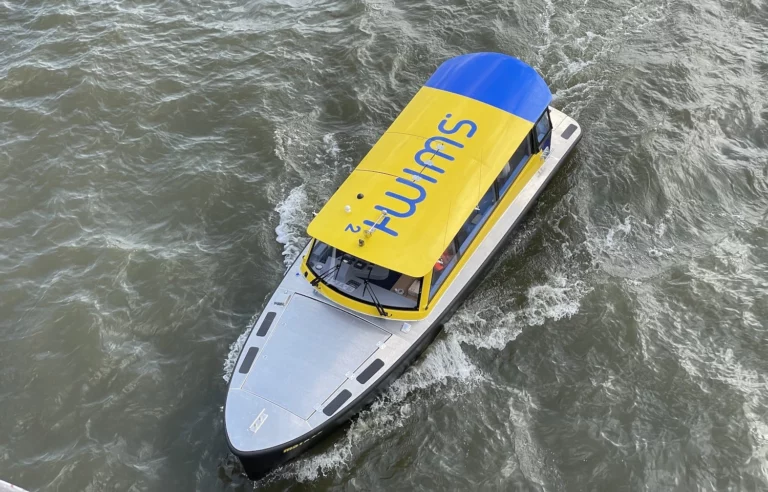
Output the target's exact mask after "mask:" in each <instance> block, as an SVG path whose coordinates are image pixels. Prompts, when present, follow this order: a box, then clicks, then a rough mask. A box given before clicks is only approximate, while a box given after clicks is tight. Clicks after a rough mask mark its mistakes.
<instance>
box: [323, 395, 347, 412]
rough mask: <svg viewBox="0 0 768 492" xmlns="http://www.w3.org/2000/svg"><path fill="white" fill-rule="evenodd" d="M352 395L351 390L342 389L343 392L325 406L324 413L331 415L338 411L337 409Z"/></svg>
mask: <svg viewBox="0 0 768 492" xmlns="http://www.w3.org/2000/svg"><path fill="white" fill-rule="evenodd" d="M350 396H352V393H350V392H349V390H341V393H339V394H338V395H336V398H334V399H333V400H331V403H329V404H328V406H327V407H325V408H323V413H324V414H326V415H327V416H329V417H330V416H331V415H333V414H334V413H336V410H338V409H339V408H341V406H342V405H343V404H344V403H345V402H346V401H347V400H349V397H350Z"/></svg>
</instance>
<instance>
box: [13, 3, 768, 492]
mask: <svg viewBox="0 0 768 492" xmlns="http://www.w3.org/2000/svg"><path fill="white" fill-rule="evenodd" d="M0 46H2V49H1V50H0V245H1V246H0V478H2V479H5V480H9V481H11V482H14V483H17V484H19V485H21V486H24V487H26V488H28V489H30V490H40V491H48V490H51V491H61V492H66V491H168V490H179V491H188V490H199V491H210V490H227V491H228V490H251V489H252V488H253V487H254V486H255V487H257V488H260V489H264V490H274V491H277V490H310V489H313V490H314V489H317V490H461V491H464V490H531V491H543V490H546V491H571V490H574V491H576V490H578V491H580V490H585V491H586V490H588V491H593V490H594V491H622V490H626V491H640V490H651V491H656V490H665V491H666V490H670V491H692V490H755V491H757V490H768V341H767V340H766V329H767V327H768V105H767V103H766V101H768V2H766V1H765V0H738V1H736V0H734V1H731V0H702V1H693V0H680V1H679V2H671V1H668V0H636V1H629V0H615V1H612V2H608V1H605V0H572V1H571V0H563V1H560V0H528V1H525V2H524V1H521V0H509V1H506V0H493V1H490V0H472V1H469V0H466V1H465V0H449V1H447V2H438V1H434V0H430V1H402V0H396V1H393V0H381V1H372V0H365V1H360V0H326V1H319V2H309V1H301V0H251V1H239V0H222V1H216V0H200V1H197V2H186V1H167V2H157V1H125V2H104V1H63V2H49V1H43V0H28V1H24V0H2V1H0ZM473 51H500V52H505V53H510V54H513V55H515V56H518V57H520V58H522V59H523V60H525V61H527V62H528V63H530V64H532V65H534V66H535V67H537V68H538V69H539V70H540V72H541V73H542V75H543V76H544V78H545V79H546V80H547V82H548V83H549V84H550V86H551V88H552V92H553V94H554V95H555V100H554V102H553V105H554V106H555V107H557V108H559V109H561V110H563V111H565V112H566V113H568V114H569V115H571V116H573V117H574V118H576V119H577V120H578V121H579V122H580V123H581V124H582V126H583V130H584V138H583V140H582V142H581V143H580V144H579V148H578V150H577V152H576V153H575V154H574V155H573V157H572V158H571V159H570V160H569V161H568V163H567V164H566V165H565V166H564V167H563V168H562V170H561V171H560V172H559V174H558V175H557V176H556V178H555V179H554V180H553V181H552V183H551V184H550V186H549V187H548V189H547V190H546V192H545V193H544V194H543V195H542V198H541V200H540V201H539V203H538V205H537V206H536V207H534V208H533V209H532V211H531V213H530V214H529V217H528V219H527V220H526V221H525V223H524V224H523V226H522V227H521V228H520V229H519V231H518V232H517V233H516V234H515V236H514V237H513V239H512V240H511V241H510V242H509V244H508V245H507V247H506V248H505V250H504V252H503V254H502V255H501V257H500V258H499V259H498V261H496V263H495V265H494V268H493V269H492V270H491V272H490V274H489V275H488V276H487V278H486V279H485V281H484V282H483V283H482V284H481V285H480V287H479V288H478V290H477V291H476V292H475V294H474V295H473V296H472V297H471V298H470V299H469V300H468V301H467V302H466V303H465V305H464V306H463V307H462V308H461V309H460V310H459V312H458V314H457V315H456V316H455V317H454V318H453V319H452V320H451V321H450V323H448V325H447V326H446V327H445V330H444V331H443V333H441V335H440V336H439V337H438V339H437V340H436V341H435V343H434V344H433V345H432V346H431V347H430V348H429V349H428V350H427V352H426V353H425V354H424V356H423V357H422V358H421V359H420V360H419V361H418V362H417V363H416V364H415V365H414V367H412V369H411V370H409V371H408V372H407V373H406V374H405V375H404V376H403V377H402V378H401V379H400V380H398V381H397V382H396V383H395V384H394V385H393V386H392V388H391V389H390V390H389V391H388V392H387V393H386V394H385V395H384V396H382V397H381V398H380V399H379V400H377V401H376V402H375V403H374V404H373V405H372V407H370V408H369V409H368V410H366V411H364V412H363V413H362V414H361V416H360V417H359V418H358V419H357V420H355V421H354V422H353V423H352V424H351V425H350V426H347V427H345V428H344V429H342V430H340V431H338V432H336V433H334V434H333V435H331V436H329V437H328V438H326V439H325V440H324V441H323V442H322V443H321V444H320V445H319V446H318V447H317V448H315V449H314V450H313V451H312V452H311V453H309V454H308V455H306V456H305V457H303V458H302V459H300V460H298V461H296V462H294V463H292V464H290V465H288V466H286V467H284V468H282V469H280V470H278V471H277V472H276V473H274V474H273V475H271V476H270V477H268V478H267V479H265V480H263V481H261V482H258V483H256V484H253V483H252V482H250V481H248V480H247V479H246V478H245V477H244V475H243V474H242V470H241V469H240V467H239V465H238V463H237V462H236V460H235V459H234V457H233V456H232V455H231V454H230V453H229V452H228V450H227V446H226V441H225V438H224V428H223V405H224V400H225V395H226V384H227V383H226V380H227V378H228V374H229V371H230V370H231V367H232V364H233V362H234V360H235V359H236V357H237V354H238V349H239V346H240V345H239V344H240V343H242V340H243V336H244V334H245V333H246V332H247V330H248V327H249V320H250V319H251V317H252V316H253V315H254V313H258V312H259V311H260V309H261V308H262V305H263V303H264V301H265V298H266V296H267V295H268V294H269V293H270V291H271V289H273V288H274V287H275V286H276V285H277V284H278V283H279V281H280V278H281V275H282V272H283V271H284V268H285V264H286V262H288V261H290V260H291V259H292V258H293V257H294V256H295V255H296V254H297V251H298V249H299V248H300V247H301V246H302V245H303V244H304V241H305V240H306V237H305V232H304V228H305V226H306V224H307V223H308V221H309V220H310V218H311V216H312V213H313V211H317V210H319V208H320V207H321V206H322V204H323V202H324V200H326V199H327V198H328V197H329V195H330V194H331V193H332V191H333V189H334V188H335V187H336V186H338V185H339V184H340V183H341V182H342V181H343V179H344V178H345V176H346V175H347V174H348V173H349V171H350V170H351V169H352V168H353V167H354V165H355V164H356V163H357V162H358V161H359V160H360V159H361V157H362V156H363V155H364V154H365V152H366V151H367V149H368V148H369V147H370V146H371V145H372V144H373V143H374V142H375V141H376V139H377V137H378V136H379V135H380V134H381V133H382V132H383V131H384V129H385V128H386V127H387V126H388V125H389V123H390V122H391V121H392V120H393V119H394V118H395V116H396V115H397V114H398V112H399V110H400V109H402V107H403V106H404V105H405V104H406V103H407V102H408V100H409V99H410V97H411V96H412V95H413V94H414V93H415V92H416V91H417V90H418V88H419V87H420V85H421V84H422V83H423V82H424V81H425V80H426V79H427V78H428V76H429V75H430V74H431V72H432V71H433V70H434V69H435V68H436V67H437V66H438V65H439V64H440V63H441V62H442V61H443V60H445V59H447V58H449V57H451V56H455V55H458V54H462V53H467V52H473Z"/></svg>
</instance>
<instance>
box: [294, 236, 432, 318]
mask: <svg viewBox="0 0 768 492" xmlns="http://www.w3.org/2000/svg"><path fill="white" fill-rule="evenodd" d="M320 243H322V244H325V245H326V246H328V247H329V248H333V249H334V250H336V254H337V255H338V254H342V255H344V254H349V253H347V252H345V251H342V250H340V249H339V248H336V247H335V246H331V245H330V244H328V243H323V242H322V241H319V240H318V239H317V238H312V246H311V247H310V248H309V252H308V253H307V256H306V260H304V266H305V267H306V269H307V271H308V272H309V273H311V274H312V275H314V276H315V278H317V277H318V274H317V273H315V270H314V268H312V265H311V264H310V260H311V259H312V252H313V251H314V249H315V247H316V246H317V245H318V244H320ZM350 256H353V257H355V258H357V257H356V256H355V255H352V254H350ZM365 261H367V260H365ZM382 268H383V267H382ZM388 270H390V271H395V270H392V269H388ZM395 272H396V273H399V274H400V275H405V274H404V273H402V272H397V271H395ZM337 273H338V272H337ZM409 276H410V275H409ZM419 279H420V280H421V282H420V285H419V294H418V295H417V296H416V306H415V307H399V306H387V305H384V304H382V305H381V306H382V307H383V308H384V309H385V310H387V311H418V310H420V309H421V306H422V305H426V304H423V300H422V294H423V292H424V282H425V281H426V276H424V277H417V278H414V280H419ZM430 281H431V279H430ZM320 283H321V284H322V285H323V288H329V289H331V290H332V291H334V292H336V293H337V294H339V295H340V296H342V297H344V299H347V300H350V301H352V302H359V303H360V304H365V305H366V306H372V307H376V303H375V302H373V301H367V300H365V299H361V298H359V297H352V296H350V295H349V294H348V293H346V292H343V291H342V290H341V289H339V288H338V287H336V286H335V285H333V284H331V283H329V282H326V281H325V280H323V279H320Z"/></svg>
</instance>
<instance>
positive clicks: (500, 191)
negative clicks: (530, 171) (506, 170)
mask: <svg viewBox="0 0 768 492" xmlns="http://www.w3.org/2000/svg"><path fill="white" fill-rule="evenodd" d="M534 128H535V125H534ZM526 142H528V149H529V150H530V152H529V153H528V155H527V157H526V158H525V159H523V160H521V161H520V164H518V165H517V166H516V167H515V168H514V169H513V170H512V172H511V173H510V174H509V176H508V177H507V180H506V181H505V182H504V186H503V187H502V186H501V185H500V184H499V178H498V176H497V177H496V179H494V180H493V183H494V187H495V188H496V201H497V202H499V201H500V200H501V199H502V197H503V196H504V195H505V194H506V193H507V191H508V190H509V188H511V187H512V183H514V182H515V180H516V179H517V177H518V176H519V175H520V172H521V171H522V170H523V168H524V167H525V165H526V164H528V161H530V160H531V157H533V155H534V154H536V153H537V152H534V151H535V150H536V147H535V142H536V139H535V138H533V134H532V132H529V133H528V135H526V136H525V138H524V139H523V140H522V141H521V142H520V145H521V146H522V145H524V144H525V143H526ZM518 149H520V147H518V148H517V149H515V151H514V152H513V153H512V155H511V156H510V157H509V159H512V157H514V155H515V154H516V153H517V151H518ZM507 162H509V160H508V161H507Z"/></svg>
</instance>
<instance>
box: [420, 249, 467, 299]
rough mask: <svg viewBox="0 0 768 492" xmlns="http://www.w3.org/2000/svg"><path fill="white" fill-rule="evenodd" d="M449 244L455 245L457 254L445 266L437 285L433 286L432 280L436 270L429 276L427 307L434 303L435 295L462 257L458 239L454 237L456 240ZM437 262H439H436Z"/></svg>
mask: <svg viewBox="0 0 768 492" xmlns="http://www.w3.org/2000/svg"><path fill="white" fill-rule="evenodd" d="M449 244H453V247H454V249H455V250H456V254H455V255H453V258H452V259H451V261H449V262H448V264H447V265H445V268H443V273H442V275H441V276H440V278H439V279H438V280H437V283H435V284H434V285H432V279H433V278H434V276H435V268H434V267H432V271H431V272H430V273H431V274H430V276H429V296H428V297H427V305H429V303H430V302H432V300H433V299H434V298H435V295H436V294H437V292H438V291H439V290H440V288H441V287H442V286H443V284H444V283H445V279H447V278H448V276H449V275H450V274H451V272H452V271H453V269H454V268H456V264H457V263H458V262H459V260H460V259H461V257H462V254H461V251H459V244H458V240H457V239H456V237H455V236H454V238H453V239H452V240H451V242H450V243H449ZM438 259H439V258H438ZM435 261H437V260H435ZM421 285H422V287H423V286H424V282H422V284H421Z"/></svg>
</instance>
